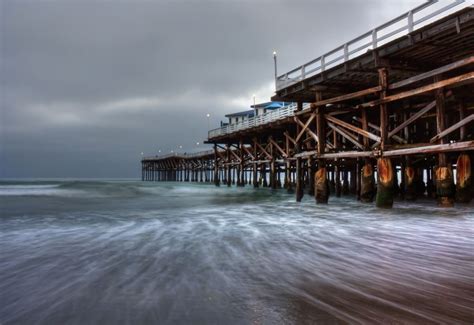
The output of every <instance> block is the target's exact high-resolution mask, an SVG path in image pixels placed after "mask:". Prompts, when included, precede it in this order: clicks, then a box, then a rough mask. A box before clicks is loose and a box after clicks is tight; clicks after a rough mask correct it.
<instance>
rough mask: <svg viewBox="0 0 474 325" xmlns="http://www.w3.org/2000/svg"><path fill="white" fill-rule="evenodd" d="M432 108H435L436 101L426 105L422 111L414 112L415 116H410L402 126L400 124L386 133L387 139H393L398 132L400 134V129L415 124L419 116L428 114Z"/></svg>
mask: <svg viewBox="0 0 474 325" xmlns="http://www.w3.org/2000/svg"><path fill="white" fill-rule="evenodd" d="M434 107H436V101H435V100H434V101H432V102H431V103H429V104H428V105H426V106H425V107H424V108H423V109H421V110H419V111H418V112H416V113H415V114H413V115H412V116H410V118H408V119H407V120H406V121H404V122H403V123H402V124H400V125H399V126H397V127H396V128H395V129H393V130H392V131H390V132H389V133H388V136H389V137H393V136H394V135H395V134H397V133H398V132H400V131H401V130H402V129H404V128H406V127H407V126H408V125H410V124H411V123H413V122H415V121H416V120H417V119H419V118H420V117H421V116H423V115H425V114H426V113H428V112H429V111H430V110H432V109H433V108H434Z"/></svg>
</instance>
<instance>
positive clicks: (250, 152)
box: [242, 146, 255, 160]
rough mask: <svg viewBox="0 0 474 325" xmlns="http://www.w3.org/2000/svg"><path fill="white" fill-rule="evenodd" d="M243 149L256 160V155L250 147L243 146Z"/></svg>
mask: <svg viewBox="0 0 474 325" xmlns="http://www.w3.org/2000/svg"><path fill="white" fill-rule="evenodd" d="M242 149H244V151H245V152H246V153H247V155H249V156H250V158H251V159H252V160H255V156H254V155H253V154H252V151H250V149H249V148H247V147H245V146H242Z"/></svg>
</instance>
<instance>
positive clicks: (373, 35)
mask: <svg viewBox="0 0 474 325" xmlns="http://www.w3.org/2000/svg"><path fill="white" fill-rule="evenodd" d="M376 48H377V30H376V29H374V30H372V49H373V50H375V49H376Z"/></svg>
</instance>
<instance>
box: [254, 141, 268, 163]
mask: <svg viewBox="0 0 474 325" xmlns="http://www.w3.org/2000/svg"><path fill="white" fill-rule="evenodd" d="M253 141H254V143H255V145H256V146H257V147H258V148H259V149H260V150H261V151H262V153H263V154H264V155H265V156H267V158H268V159H269V160H272V158H273V157H272V155H270V154H269V153H268V152H267V150H265V148H263V147H262V146H261V145H260V143H258V141H257V139H253Z"/></svg>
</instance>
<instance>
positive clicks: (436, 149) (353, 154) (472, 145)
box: [294, 140, 474, 159]
mask: <svg viewBox="0 0 474 325" xmlns="http://www.w3.org/2000/svg"><path fill="white" fill-rule="evenodd" d="M472 150H474V140H471V141H463V142H455V143H446V144H435V145H428V146H421V147H410V148H405V149H396V150H387V151H384V152H383V153H382V152H381V151H378V150H376V151H343V152H335V153H325V154H323V155H320V156H319V157H320V158H325V159H340V158H363V157H378V156H383V157H394V156H405V155H416V154H426V153H440V152H453V151H472ZM317 154H318V151H317V150H311V151H305V152H301V153H298V154H296V155H295V156H294V158H305V157H308V156H317Z"/></svg>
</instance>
